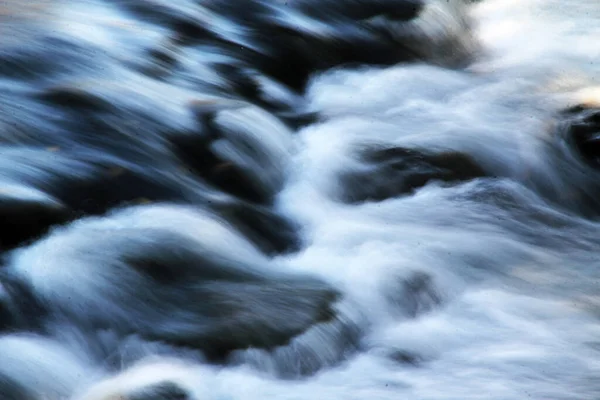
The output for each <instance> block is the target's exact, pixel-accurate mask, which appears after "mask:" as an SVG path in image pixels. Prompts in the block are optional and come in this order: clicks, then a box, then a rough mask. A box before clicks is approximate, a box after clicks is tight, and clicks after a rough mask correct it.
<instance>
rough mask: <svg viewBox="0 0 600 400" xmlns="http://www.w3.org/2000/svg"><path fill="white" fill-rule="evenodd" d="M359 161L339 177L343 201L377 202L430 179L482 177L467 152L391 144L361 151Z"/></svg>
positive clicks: (450, 180) (448, 181)
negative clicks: (403, 146) (429, 149)
mask: <svg viewBox="0 0 600 400" xmlns="http://www.w3.org/2000/svg"><path fill="white" fill-rule="evenodd" d="M360 162H361V164H360V165H359V166H358V167H356V168H355V169H354V170H352V171H348V172H344V173H342V174H341V176H340V177H339V180H340V186H341V188H342V189H341V190H342V193H341V195H340V197H341V199H342V201H344V202H348V203H359V202H364V201H381V200H385V199H388V198H393V197H397V196H401V195H407V194H410V193H412V192H414V191H415V190H417V189H419V188H421V187H423V186H425V185H427V184H428V183H430V182H439V183H443V184H446V185H452V184H457V183H460V182H464V181H468V180H471V179H475V178H478V177H483V176H486V174H485V172H484V171H483V169H482V168H481V167H480V166H479V165H477V164H476V163H475V161H473V160H472V159H471V158H470V157H469V156H468V155H466V154H461V153H457V152H445V153H444V152H443V153H433V152H428V151H423V150H415V149H406V148H401V147H393V148H386V149H376V150H368V151H365V152H364V153H362V154H360Z"/></svg>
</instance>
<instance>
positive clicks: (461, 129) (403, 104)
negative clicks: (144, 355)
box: [217, 0, 600, 400]
mask: <svg viewBox="0 0 600 400" xmlns="http://www.w3.org/2000/svg"><path fill="white" fill-rule="evenodd" d="M470 13H471V15H472V16H473V18H474V20H475V23H476V29H475V36H476V37H477V39H478V40H479V41H480V43H481V48H482V50H481V56H480V59H479V60H478V61H476V62H475V63H474V64H473V65H472V66H470V67H469V68H468V69H467V70H465V71H449V70H445V69H442V68H437V67H433V66H427V65H408V66H397V67H392V68H385V69H369V68H364V69H361V70H359V71H338V72H331V73H326V74H324V75H323V76H319V77H317V78H316V79H314V82H313V83H312V85H311V87H310V89H309V94H308V97H309V99H310V106H311V108H312V109H314V110H316V111H319V112H321V113H323V114H325V115H327V116H328V117H329V119H328V120H327V121H326V122H324V123H321V124H318V125H315V126H311V127H308V128H305V129H304V130H302V131H301V132H300V134H299V136H298V138H297V154H296V156H295V158H294V161H293V165H292V167H291V169H292V171H293V172H292V178H291V179H290V182H289V183H288V184H287V186H286V188H285V190H284V191H283V193H282V194H281V195H280V196H279V205H280V207H281V209H283V210H285V211H286V212H287V213H288V214H289V215H292V216H294V217H295V218H298V219H299V220H300V221H302V224H303V226H304V233H303V234H304V237H305V240H306V242H307V243H309V244H308V245H307V247H306V249H305V250H303V251H302V252H301V253H300V254H295V255H292V256H291V257H286V258H285V260H284V261H285V263H286V264H287V265H289V266H290V268H294V269H300V270H308V271H311V272H314V273H317V274H319V275H321V276H323V277H325V278H326V279H328V280H329V281H331V282H335V283H336V284H337V285H339V286H341V287H343V288H344V289H345V290H346V291H347V292H348V293H351V295H352V298H353V299H354V300H355V301H356V302H357V304H360V306H361V308H362V311H363V312H364V313H366V314H367V315H368V318H369V319H370V320H371V322H372V323H373V324H374V326H375V328H373V329H372V333H371V334H370V335H369V337H368V339H367V341H366V343H367V344H366V346H367V348H368V351H367V352H366V353H364V354H361V355H358V356H357V357H354V358H352V359H351V360H350V361H348V362H347V363H346V364H345V365H343V366H340V367H338V368H336V369H334V370H332V371H327V372H323V373H321V374H320V375H319V376H318V377H317V378H315V379H312V380H310V381H307V382H302V383H285V384H282V383H275V382H269V383H265V382H263V381H260V380H258V379H257V378H255V377H252V376H249V375H248V374H247V373H244V372H242V371H238V372H227V373H224V374H226V375H227V377H226V378H224V382H228V384H227V386H228V387H229V383H230V382H231V380H234V381H235V385H234V386H236V387H238V389H237V390H236V391H235V394H233V395H232V397H234V398H242V397H246V396H248V397H249V398H251V397H252V394H251V393H255V391H256V392H257V393H258V392H260V393H261V395H266V396H269V397H272V398H278V399H279V398H281V399H305V398H308V397H315V396H316V397H318V398H322V399H326V398H327V399H329V398H331V399H359V398H360V399H364V398H369V399H390V400H391V399H397V398H406V399H444V400H449V399H457V400H459V399H461V400H464V399H507V400H508V399H511V400H514V399H527V398H532V399H596V398H598V397H599V396H600V384H599V383H598V380H597V377H598V374H599V373H600V359H599V357H598V355H599V354H598V351H599V350H600V347H599V345H600V342H599V340H598V338H600V320H599V319H598V317H599V316H600V313H599V311H600V308H598V307H599V306H600V296H599V295H598V293H599V292H598V289H599V287H598V285H599V282H600V280H599V279H600V257H599V256H598V249H599V248H600V247H599V246H598V245H599V244H600V225H599V224H598V223H595V222H589V221H586V220H583V219H580V218H579V217H576V216H573V215H568V214H567V213H564V212H563V211H560V210H558V209H556V208H554V207H553V206H551V205H549V204H548V203H547V202H546V201H545V200H543V199H541V198H540V197H538V196H537V195H535V194H534V193H533V192H531V191H530V190H531V189H532V188H544V189H545V190H548V191H549V192H551V193H560V192H567V191H568V190H569V189H568V187H566V186H565V183H564V178H563V177H561V176H560V175H561V170H560V167H558V168H557V167H556V166H555V165H551V164H552V163H555V159H554V157H553V156H552V154H549V153H548V152H547V151H546V150H545V149H546V147H545V143H546V142H547V141H549V136H550V135H551V134H552V129H553V127H554V125H555V124H554V121H553V119H552V115H553V114H554V113H556V112H557V111H558V110H560V109H561V108H565V107H567V106H569V105H572V104H574V103H575V102H576V101H582V100H581V99H582V98H584V99H585V100H584V101H588V100H587V99H588V97H591V99H590V100H589V101H594V98H593V93H592V94H589V93H588V91H589V89H588V88H590V87H593V86H594V85H596V84H598V78H599V77H600V75H598V73H599V72H600V63H598V60H599V57H598V56H599V55H600V53H599V52H600V42H598V40H597V38H598V35H599V34H600V6H599V5H598V3H597V2H595V1H571V2H566V1H493V0H491V1H484V2H482V3H480V4H478V5H476V6H474V7H473V8H472V9H471V10H470ZM582 89H588V91H585V90H584V91H583V92H582V91H581V90H582ZM584 96H588V97H584ZM596 101H597V100H596ZM366 144H370V145H372V144H379V145H396V146H404V147H408V148H411V147H417V148H427V149H431V148H433V149H436V150H458V151H463V152H466V153H468V154H470V155H471V156H472V157H474V158H475V159H476V160H477V161H478V162H479V163H480V164H482V165H485V166H486V167H488V168H491V169H493V170H495V171H497V175H498V176H500V177H504V178H506V179H499V180H493V181H492V180H490V179H486V178H483V179H479V180H475V181H473V182H469V183H466V184H462V185H459V186H456V187H453V188H442V187H437V186H436V185H435V184H432V185H428V186H427V187H425V188H422V189H420V190H418V191H417V192H416V193H415V194H414V195H413V196H410V197H402V198H394V199H388V200H385V201H382V202H373V203H366V204H360V205H341V204H340V203H339V202H337V201H335V196H336V191H337V190H338V187H337V186H336V182H337V180H336V176H337V175H336V174H339V173H340V172H342V171H344V170H345V169H350V168H353V166H354V164H355V163H356V162H357V161H356V160H355V159H353V158H352V155H351V154H352V153H351V151H352V150H353V149H354V148H355V147H357V146H359V147H360V146H364V145H366ZM563 194H564V193H563ZM512 199H515V200H514V203H511V201H513V200H512ZM532 216H535V217H533V218H532ZM415 272H426V273H427V274H430V276H431V277H432V279H433V285H434V287H435V288H436V290H437V291H438V295H439V296H438V297H439V298H436V299H425V300H423V299H420V301H424V302H425V304H429V305H430V306H431V307H430V309H429V310H427V309H426V310H423V312H422V313H419V315H418V317H417V318H416V319H412V318H402V315H403V313H404V315H406V310H403V309H402V307H401V306H400V305H398V304H396V303H394V301H393V299H392V300H391V301H390V293H393V292H394V290H399V289H400V288H401V285H400V284H399V282H400V281H401V278H405V277H407V276H410V275H411V274H414V273H415ZM399 315H400V317H399ZM395 354H408V355H411V356H413V357H414V358H415V359H416V360H417V361H416V365H410V364H409V365H408V366H407V365H403V364H398V363H396V362H394V361H393V358H394V355H395ZM217 397H219V396H217Z"/></svg>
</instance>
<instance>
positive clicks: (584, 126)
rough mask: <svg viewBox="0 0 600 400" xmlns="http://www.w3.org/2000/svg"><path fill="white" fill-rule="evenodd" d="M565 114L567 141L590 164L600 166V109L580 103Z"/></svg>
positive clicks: (564, 127) (564, 124)
mask: <svg viewBox="0 0 600 400" xmlns="http://www.w3.org/2000/svg"><path fill="white" fill-rule="evenodd" d="M563 115H564V116H565V117H566V121H564V122H563V129H565V131H566V135H567V136H566V139H567V141H568V142H570V143H571V144H572V145H573V146H574V148H575V149H576V151H577V152H578V153H579V154H580V155H581V156H582V157H583V158H584V159H585V160H586V161H587V162H588V163H589V164H590V165H592V166H594V167H596V168H600V109H599V108H595V107H586V106H582V105H580V106H575V107H572V108H569V109H568V110H566V111H565V112H564V113H563Z"/></svg>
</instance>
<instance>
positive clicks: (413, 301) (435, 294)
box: [385, 272, 442, 318]
mask: <svg viewBox="0 0 600 400" xmlns="http://www.w3.org/2000/svg"><path fill="white" fill-rule="evenodd" d="M391 282H392V283H390V284H388V286H387V287H386V292H385V293H386V296H387V299H388V301H389V302H390V304H391V305H392V307H393V309H394V310H397V311H400V313H401V314H403V315H404V316H408V317H411V318H416V317H418V316H420V315H421V314H423V313H426V312H428V311H430V310H431V309H433V308H435V307H437V306H439V305H440V304H441V302H442V296H441V294H440V293H439V291H438V289H437V288H436V287H435V282H434V280H433V279H432V277H431V276H430V275H429V274H427V273H424V272H414V273H412V274H410V275H409V276H408V277H405V278H402V279H398V280H391Z"/></svg>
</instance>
